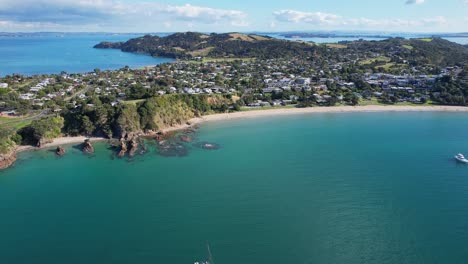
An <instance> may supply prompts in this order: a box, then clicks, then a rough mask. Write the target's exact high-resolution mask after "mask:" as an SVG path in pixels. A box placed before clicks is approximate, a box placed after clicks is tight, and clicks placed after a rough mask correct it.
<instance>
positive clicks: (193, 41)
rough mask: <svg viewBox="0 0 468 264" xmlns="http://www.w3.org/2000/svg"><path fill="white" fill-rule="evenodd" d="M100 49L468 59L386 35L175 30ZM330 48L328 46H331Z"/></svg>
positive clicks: (429, 41) (188, 55) (435, 44)
mask: <svg viewBox="0 0 468 264" xmlns="http://www.w3.org/2000/svg"><path fill="white" fill-rule="evenodd" d="M95 48H101V49H121V50H122V51H125V52H135V53H144V54H149V55H151V56H159V57H161V56H162V57H170V58H177V59H194V58H197V57H211V58H260V59H274V58H287V57H294V56H302V57H304V58H311V57H315V58H319V57H321V58H327V57H328V56H349V55H355V54H364V53H368V52H375V53H387V52H391V53H394V54H397V55H398V56H399V57H400V58H401V60H402V61H403V60H406V61H409V62H410V63H412V64H414V65H419V64H433V65H436V66H441V67H443V66H447V65H462V64H463V63H465V62H466V61H468V49H467V48H466V46H463V45H460V44H457V43H454V42H450V41H448V40H444V39H441V38H438V37H437V38H422V39H421V38H418V39H405V38H389V39H385V40H382V41H364V40H359V41H343V42H340V45H319V44H315V43H313V42H305V41H289V40H280V39H276V38H273V37H267V36H260V35H256V34H241V33H225V34H215V33H212V34H204V33H195V32H185V33H175V34H172V35H169V36H165V37H159V36H151V35H146V36H143V37H139V38H134V39H130V40H129V41H127V42H101V43H99V44H98V45H96V46H95ZM330 48H331V49H330Z"/></svg>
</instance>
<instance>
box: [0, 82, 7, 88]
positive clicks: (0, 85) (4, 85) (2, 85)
mask: <svg viewBox="0 0 468 264" xmlns="http://www.w3.org/2000/svg"><path fill="white" fill-rule="evenodd" d="M0 88H3V89H6V88H8V83H0Z"/></svg>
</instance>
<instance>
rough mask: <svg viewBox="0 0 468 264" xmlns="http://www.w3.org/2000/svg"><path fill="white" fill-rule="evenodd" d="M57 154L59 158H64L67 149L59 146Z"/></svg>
mask: <svg viewBox="0 0 468 264" xmlns="http://www.w3.org/2000/svg"><path fill="white" fill-rule="evenodd" d="M55 154H56V155H57V156H59V157H63V156H64V155H65V149H64V148H62V146H58V147H57V149H56V150H55Z"/></svg>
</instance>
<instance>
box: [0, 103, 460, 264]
mask: <svg viewBox="0 0 468 264" xmlns="http://www.w3.org/2000/svg"><path fill="white" fill-rule="evenodd" d="M467 131H468V114H466V113H430V112H425V113H341V114H333V113H323V114H309V115H292V116H282V117H264V118H258V119H245V120H230V121H222V122H213V123H206V124H203V125H202V127H201V129H200V130H199V131H198V133H197V134H196V141H197V142H198V141H207V142H212V143H216V144H219V145H220V147H221V148H220V149H219V150H215V151H213V150H212V151H209V150H203V149H199V148H197V147H196V146H193V145H192V144H187V145H186V147H188V148H189V151H188V156H185V157H174V158H167V157H162V156H159V155H158V154H157V151H156V149H155V147H154V142H153V145H150V146H149V152H148V153H147V154H146V155H144V156H137V157H136V158H133V159H128V158H124V159H117V158H113V156H112V152H111V151H110V150H109V149H107V146H106V144H105V143H100V144H96V153H95V154H94V155H91V156H87V155H84V154H82V153H80V152H79V151H78V150H77V149H75V148H73V147H70V146H69V147H67V148H66V149H67V151H68V153H67V155H66V156H65V157H63V158H57V157H55V155H54V153H53V152H52V151H49V150H41V151H37V152H29V153H22V154H20V156H19V160H18V162H17V163H16V165H15V167H13V168H11V169H8V170H5V171H2V172H0V212H1V213H0V263H2V264H3V263H5V264H64V263H67V264H85V263H86V264H87V263H105V264H134V263H136V264H154V263H171V264H187V263H188V264H190V263H194V262H195V261H199V260H203V259H206V256H207V249H206V243H209V244H210V246H211V251H212V255H213V258H214V262H215V263H216V264H237V263H248V264H270V263H275V264H276V263H278V264H279V263H303V264H306V263H307V264H328V263H337V264H338V263H339V264H342V263H346V264H377V263H378V264H440V263H444V264H445V263H447V264H466V263H468V250H467V246H468V166H466V165H464V164H458V163H456V162H455V160H454V159H453V155H455V154H456V153H458V152H462V153H463V152H464V153H465V154H468V137H467V133H466V132H467Z"/></svg>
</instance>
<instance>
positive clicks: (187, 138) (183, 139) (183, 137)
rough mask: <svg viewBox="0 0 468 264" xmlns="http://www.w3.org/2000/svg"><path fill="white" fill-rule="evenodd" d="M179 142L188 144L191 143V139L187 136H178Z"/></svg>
mask: <svg viewBox="0 0 468 264" xmlns="http://www.w3.org/2000/svg"><path fill="white" fill-rule="evenodd" d="M179 138H180V140H182V141H183V142H186V143H190V142H192V138H191V137H190V136H188V135H180V136H179Z"/></svg>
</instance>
